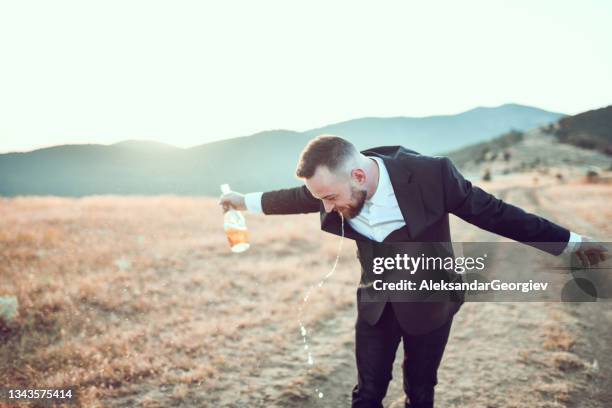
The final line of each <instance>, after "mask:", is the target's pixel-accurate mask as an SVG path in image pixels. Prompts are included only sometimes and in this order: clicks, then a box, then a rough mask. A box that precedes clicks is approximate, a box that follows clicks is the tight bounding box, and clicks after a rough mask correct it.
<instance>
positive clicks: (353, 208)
mask: <svg viewBox="0 0 612 408" xmlns="http://www.w3.org/2000/svg"><path fill="white" fill-rule="evenodd" d="M356 171H357V172H361V171H362V170H356ZM305 183H306V187H307V188H308V190H309V191H310V192H311V193H312V195H313V196H315V197H316V198H318V199H320V200H321V201H322V202H323V206H324V207H325V211H326V212H332V211H336V212H337V213H340V214H342V216H343V217H344V218H347V219H350V218H354V217H356V216H357V214H359V212H360V211H361V209H362V208H363V205H364V203H365V201H366V196H367V190H366V189H365V187H364V186H363V182H362V180H360V177H359V174H358V175H357V177H355V176H354V175H352V174H346V175H345V174H335V173H332V172H330V171H329V169H328V168H327V167H324V166H319V167H318V168H317V170H316V171H315V174H314V175H313V176H312V177H311V178H309V179H306V180H305Z"/></svg>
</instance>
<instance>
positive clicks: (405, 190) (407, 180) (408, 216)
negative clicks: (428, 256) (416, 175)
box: [381, 156, 427, 239]
mask: <svg viewBox="0 0 612 408" xmlns="http://www.w3.org/2000/svg"><path fill="white" fill-rule="evenodd" d="M381 158H382V159H383V161H384V162H385V166H386V167H387V171H388V172H389V178H390V179H391V185H392V186H393V191H394V192H395V198H396V199H397V203H398V204H399V207H400V210H401V212H402V216H403V217H404V222H405V223H406V227H407V228H408V235H409V236H410V238H412V239H414V238H416V237H418V236H419V235H420V234H421V232H423V230H424V229H425V228H426V227H427V220H426V218H425V206H424V204H423V196H422V194H421V189H420V187H419V185H418V184H417V183H414V182H412V181H411V179H412V173H411V171H410V170H409V169H408V166H407V163H406V162H405V161H404V160H401V159H398V158H390V157H388V156H382V157H381Z"/></svg>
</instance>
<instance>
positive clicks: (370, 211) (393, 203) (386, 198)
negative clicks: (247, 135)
mask: <svg viewBox="0 0 612 408" xmlns="http://www.w3.org/2000/svg"><path fill="white" fill-rule="evenodd" d="M371 158H372V159H374V160H375V161H376V163H377V164H378V170H379V177H378V187H377V188H376V191H375V192H374V195H373V196H372V197H370V199H369V200H366V201H365V203H364V206H363V209H362V210H361V212H360V213H359V214H358V215H357V216H356V217H354V218H351V219H349V220H348V223H349V224H350V225H351V227H353V229H354V230H355V231H357V232H359V233H360V234H361V235H363V236H365V237H367V238H370V239H371V240H373V241H376V242H382V241H383V240H384V239H385V238H386V237H387V236H388V235H389V234H390V233H391V232H393V231H395V230H397V229H400V228H402V227H403V226H404V225H406V222H405V221H404V217H403V215H402V212H401V210H400V207H399V204H398V202H397V198H396V197H395V191H393V185H392V184H391V179H390V178H389V172H388V171H387V168H386V167H385V163H384V162H383V160H382V159H380V158H378V157H371ZM262 195H263V193H262V192H258V193H248V194H245V196H244V200H245V205H246V207H247V210H248V211H250V212H254V213H262V212H263V209H262V206H261V196H262ZM580 242H582V237H581V236H580V235H578V234H576V233H574V232H571V231H570V237H569V241H568V243H567V246H566V247H565V249H564V250H563V253H564V254H565V253H568V252H572V251H574V249H575V248H576V247H577V246H578V244H579V243H580Z"/></svg>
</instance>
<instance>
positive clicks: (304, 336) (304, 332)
mask: <svg viewBox="0 0 612 408" xmlns="http://www.w3.org/2000/svg"><path fill="white" fill-rule="evenodd" d="M340 219H341V221H342V222H341V232H342V233H341V237H340V242H339V243H338V252H337V253H336V260H335V261H334V265H333V266H332V268H331V270H330V271H329V272H328V273H327V274H326V275H325V276H324V277H323V279H321V280H320V281H319V283H318V284H316V285H311V286H310V287H309V288H308V290H307V291H306V295H305V296H304V299H303V300H302V302H301V303H300V306H299V308H298V322H299V324H300V334H301V335H302V342H303V344H304V350H305V352H306V355H307V358H306V363H307V364H308V365H309V366H313V365H314V359H313V358H312V353H311V351H310V346H309V344H308V331H307V330H306V326H304V323H303V322H302V312H303V311H304V307H305V306H306V303H308V298H309V297H310V294H311V292H312V290H313V289H314V288H315V287H319V288H320V287H322V286H323V285H324V284H325V282H326V281H327V280H328V279H329V278H330V277H331V276H332V275H333V274H334V272H335V271H336V267H337V266H338V261H340V254H341V253H342V243H343V242H344V216H343V215H342V214H341V213H340ZM315 394H316V395H317V397H318V398H323V392H321V391H319V389H318V388H316V389H315Z"/></svg>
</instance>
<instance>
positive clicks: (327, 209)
mask: <svg viewBox="0 0 612 408" xmlns="http://www.w3.org/2000/svg"><path fill="white" fill-rule="evenodd" d="M323 207H324V208H325V212H328V213H330V212H332V211H333V209H334V205H333V204H332V203H326V202H325V201H323Z"/></svg>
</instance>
